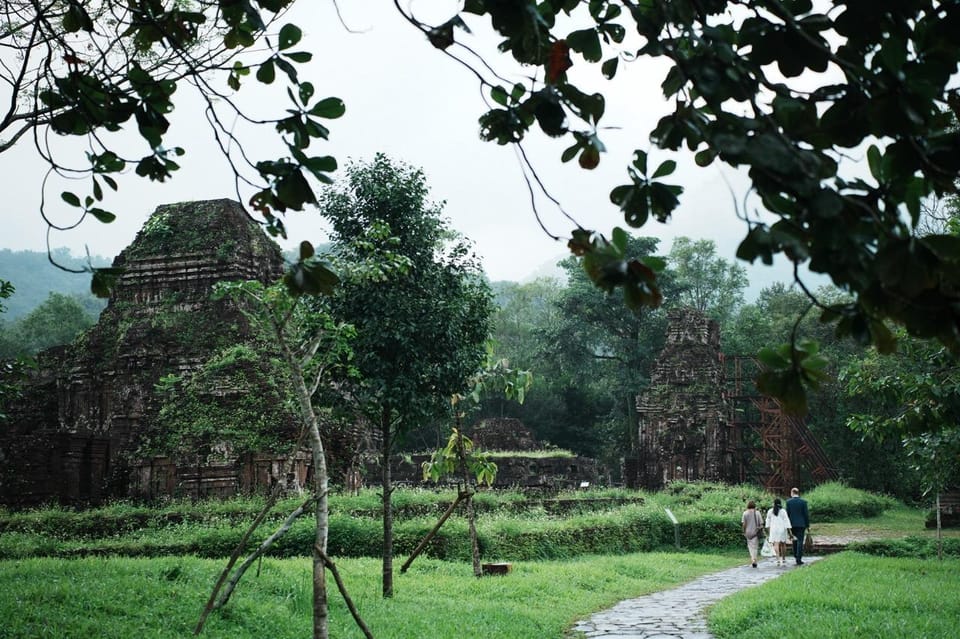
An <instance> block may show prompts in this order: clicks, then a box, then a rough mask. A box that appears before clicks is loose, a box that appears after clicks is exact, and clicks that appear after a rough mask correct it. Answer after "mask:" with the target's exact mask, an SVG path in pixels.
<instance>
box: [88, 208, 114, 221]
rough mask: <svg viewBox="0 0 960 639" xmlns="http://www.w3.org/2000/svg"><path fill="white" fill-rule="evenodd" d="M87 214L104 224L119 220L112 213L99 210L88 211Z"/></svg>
mask: <svg viewBox="0 0 960 639" xmlns="http://www.w3.org/2000/svg"><path fill="white" fill-rule="evenodd" d="M87 213H89V214H90V215H92V216H93V217H95V218H97V219H98V220H100V221H101V222H103V223H104V224H109V223H110V222H113V221H114V220H115V219H117V216H116V215H114V214H113V213H111V212H110V211H104V210H103V209H99V208H92V209H88V210H87Z"/></svg>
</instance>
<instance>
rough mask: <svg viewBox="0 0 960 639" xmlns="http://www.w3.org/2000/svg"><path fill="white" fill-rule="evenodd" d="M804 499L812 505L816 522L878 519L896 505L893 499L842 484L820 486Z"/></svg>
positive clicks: (812, 514) (811, 513)
mask: <svg viewBox="0 0 960 639" xmlns="http://www.w3.org/2000/svg"><path fill="white" fill-rule="evenodd" d="M804 498H805V499H806V500H807V502H808V503H809V505H810V517H811V519H812V520H813V521H814V522H826V521H842V520H845V519H863V518H865V517H877V516H879V515H882V514H883V512H884V511H885V510H888V509H890V508H893V507H894V506H895V505H896V500H894V499H893V498H891V497H885V496H882V495H874V494H872V493H868V492H867V491H865V490H860V489H858V488H850V487H849V486H846V485H844V484H843V483H841V482H829V483H826V484H820V485H819V486H817V487H816V488H814V489H813V490H811V491H810V492H809V493H807V494H806V495H805V496H804Z"/></svg>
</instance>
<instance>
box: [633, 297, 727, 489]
mask: <svg viewBox="0 0 960 639" xmlns="http://www.w3.org/2000/svg"><path fill="white" fill-rule="evenodd" d="M668 320H669V327H668V330H667V339H666V344H665V345H664V348H663V351H662V352H661V353H660V355H659V357H658V358H657V360H656V361H655V363H654V365H653V370H652V372H651V375H650V387H649V388H648V389H647V390H646V392H645V393H643V394H642V395H640V396H639V397H637V413H638V416H639V433H638V444H637V446H638V451H637V453H638V454H637V457H636V466H634V469H633V472H632V473H631V472H630V470H631V468H630V467H628V469H627V471H628V476H627V477H626V478H625V479H626V481H627V483H628V484H630V485H635V486H638V487H642V488H648V489H657V488H660V487H662V486H663V485H664V484H665V483H666V482H669V481H671V480H709V481H719V480H724V479H727V478H728V475H729V472H730V465H731V460H729V459H727V457H728V453H727V448H728V447H727V441H726V439H727V436H728V428H727V414H728V409H727V406H726V403H725V401H724V399H723V393H722V389H723V385H724V379H723V377H724V370H723V360H722V355H721V352H720V326H719V324H718V323H717V322H716V321H714V320H711V319H708V318H706V317H705V316H704V315H703V314H702V313H700V312H698V311H695V310H693V309H680V310H674V311H670V312H669V313H668Z"/></svg>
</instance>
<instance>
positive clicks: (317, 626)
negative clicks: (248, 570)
mask: <svg viewBox="0 0 960 639" xmlns="http://www.w3.org/2000/svg"><path fill="white" fill-rule="evenodd" d="M281 337H282V335H281ZM281 343H284V342H283V340H282V339H281ZM284 345H285V344H284ZM285 351H286V353H285V354H286V357H287V364H288V365H289V366H290V369H291V370H292V371H293V373H294V374H293V380H294V387H295V388H296V391H297V402H298V404H299V406H300V417H301V419H302V420H303V425H304V428H305V429H306V430H307V433H308V437H309V438H310V452H311V455H312V458H313V460H312V461H313V491H314V497H315V498H316V500H317V509H316V528H315V531H316V532H315V535H314V546H313V548H314V550H313V639H327V637H328V635H329V628H328V625H329V613H328V609H327V570H326V564H325V562H324V557H325V556H326V552H327V531H328V529H329V520H328V512H329V502H328V495H327V491H328V490H329V479H328V477H327V458H326V454H325V453H324V450H323V439H322V438H321V437H320V425H319V424H318V423H317V414H316V413H315V412H314V411H313V403H312V402H311V401H310V390H309V389H308V388H307V385H306V382H305V381H304V376H303V369H302V368H301V367H300V362H299V361H298V359H297V356H296V355H295V354H294V353H292V352H290V350H289V349H285Z"/></svg>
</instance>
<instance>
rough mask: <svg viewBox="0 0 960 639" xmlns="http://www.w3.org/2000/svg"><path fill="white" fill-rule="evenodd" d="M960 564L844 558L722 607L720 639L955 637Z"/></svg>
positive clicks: (715, 616) (712, 622) (717, 627)
mask: <svg viewBox="0 0 960 639" xmlns="http://www.w3.org/2000/svg"><path fill="white" fill-rule="evenodd" d="M958 570H960V560H958V559H952V560H949V561H943V562H940V561H936V560H916V559H890V558H881V557H867V556H865V555H859V554H856V553H843V554H841V555H838V556H834V557H829V558H827V559H823V560H821V561H818V562H817V563H815V564H813V565H811V566H808V567H806V568H804V569H802V570H792V571H790V573H789V574H787V575H784V576H783V577H781V578H779V579H775V580H773V581H772V582H768V583H767V584H765V585H764V586H762V587H760V588H753V589H749V590H744V591H741V592H739V593H737V594H735V595H732V596H730V597H727V598H725V599H723V600H721V601H720V602H719V603H717V604H716V605H715V606H714V607H713V609H712V611H711V614H710V617H709V626H710V630H711V631H712V632H713V633H714V634H715V635H716V636H717V638H718V639H734V638H735V639H768V638H769V637H790V638H791V639H830V638H834V637H836V638H846V637H870V638H871V639H952V638H953V637H956V636H957V632H958V623H960V573H958Z"/></svg>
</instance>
